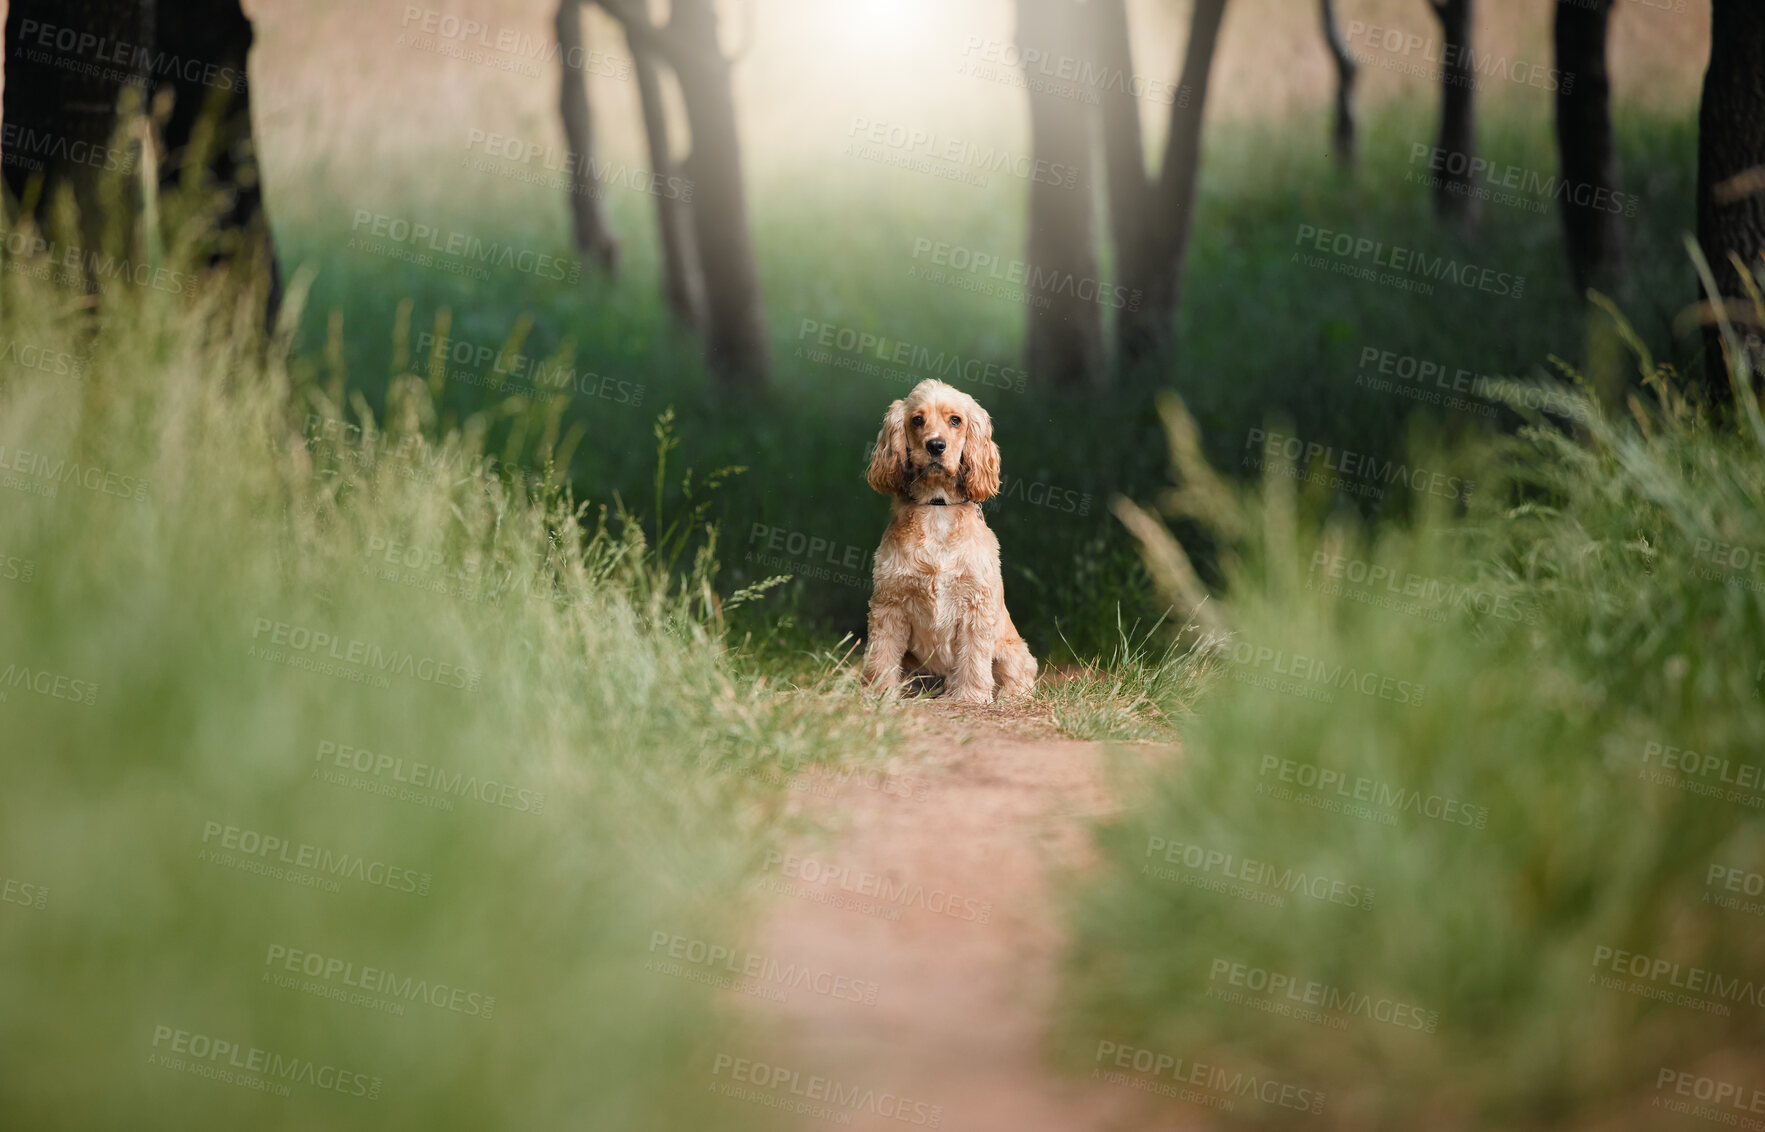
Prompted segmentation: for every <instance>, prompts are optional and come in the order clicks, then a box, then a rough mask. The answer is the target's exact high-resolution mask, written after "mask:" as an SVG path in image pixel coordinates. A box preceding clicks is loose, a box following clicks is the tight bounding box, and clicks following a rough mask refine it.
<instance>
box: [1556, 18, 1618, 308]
mask: <svg viewBox="0 0 1765 1132" xmlns="http://www.w3.org/2000/svg"><path fill="white" fill-rule="evenodd" d="M1586 3H1587V4H1588V6H1587V7H1583V6H1582V4H1580V3H1574V4H1567V3H1559V4H1558V5H1557V19H1556V33H1555V39H1556V55H1557V57H1556V64H1557V71H1558V73H1559V74H1561V75H1563V76H1564V77H1565V79H1567V77H1568V76H1573V80H1572V81H1565V82H1563V83H1562V84H1561V85H1560V86H1559V87H1558V88H1557V156H1558V159H1559V161H1560V170H1559V171H1560V174H1561V176H1562V179H1563V180H1564V181H1566V182H1567V183H1568V187H1567V189H1566V191H1565V192H1564V193H1563V196H1562V207H1563V239H1564V243H1565V245H1566V246H1567V248H1568V252H1569V273H1570V276H1571V278H1573V279H1574V281H1575V289H1576V291H1578V292H1581V291H1585V290H1587V288H1589V287H1597V288H1599V289H1600V290H1602V291H1609V290H1612V289H1613V288H1615V287H1617V286H1618V285H1619V284H1620V283H1621V282H1622V281H1623V278H1624V273H1625V262H1624V260H1625V257H1624V226H1623V223H1622V220H1621V216H1622V212H1621V211H1618V210H1619V209H1621V208H1622V200H1621V198H1617V197H1615V195H1614V194H1616V193H1617V191H1618V150H1617V145H1616V143H1615V141H1614V140H1613V133H1612V79H1611V74H1610V72H1609V71H1608V70H1607V68H1606V30H1607V27H1608V26H1609V24H1610V22H1611V16H1612V4H1613V0H1586Z"/></svg>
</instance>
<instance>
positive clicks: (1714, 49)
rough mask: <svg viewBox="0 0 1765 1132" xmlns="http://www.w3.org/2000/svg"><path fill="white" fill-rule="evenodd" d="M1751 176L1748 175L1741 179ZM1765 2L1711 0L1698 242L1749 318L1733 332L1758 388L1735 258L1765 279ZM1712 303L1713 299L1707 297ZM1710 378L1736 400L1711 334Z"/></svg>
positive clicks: (1757, 362)
mask: <svg viewBox="0 0 1765 1132" xmlns="http://www.w3.org/2000/svg"><path fill="white" fill-rule="evenodd" d="M1743 174H1750V176H1744V177H1743V176H1742V175H1743ZM1762 177H1765V4H1760V3H1759V0H1711V3H1710V65H1709V69H1708V70H1706V71H1705V72H1704V96H1703V104H1702V106H1700V108H1699V110H1698V243H1699V244H1700V245H1701V246H1702V247H1703V251H1704V256H1705V258H1707V259H1708V260H1709V261H1710V271H1711V273H1712V274H1713V275H1714V276H1715V280H1716V289H1717V291H1718V296H1716V297H1717V298H1719V299H1721V300H1724V301H1726V302H1727V304H1728V306H1729V307H1730V309H1731V310H1734V311H1735V312H1736V313H1737V314H1744V317H1745V318H1746V319H1747V320H1749V322H1748V324H1746V325H1741V324H1737V325H1736V326H1735V331H1736V333H1737V334H1739V335H1740V336H1741V340H1742V348H1743V349H1745V350H1746V351H1747V354H1748V356H1749V357H1750V358H1751V360H1752V367H1753V374H1754V379H1755V386H1756V385H1757V383H1758V378H1759V376H1760V375H1761V374H1765V331H1762V330H1761V328H1760V327H1759V326H1758V325H1757V324H1756V323H1752V322H1751V321H1750V320H1752V319H1753V318H1754V315H1753V313H1752V309H1753V304H1752V300H1751V299H1749V298H1748V297H1747V293H1746V289H1745V287H1744V286H1742V283H1741V276H1740V272H1739V271H1738V270H1737V269H1736V268H1735V266H1734V264H1733V262H1732V261H1731V260H1730V258H1729V256H1730V255H1731V254H1733V255H1738V256H1739V257H1740V259H1741V261H1742V262H1743V263H1744V264H1746V266H1747V268H1748V270H1750V271H1751V273H1752V275H1753V277H1754V278H1755V279H1758V278H1760V277H1761V276H1762V275H1765V264H1762V263H1761V262H1760V254H1761V252H1765V191H1762V190H1765V186H1762V185H1761V184H1760V179H1761V178H1762ZM1704 298H1705V299H1706V300H1709V299H1711V298H1712V296H1710V295H1708V294H1706V295H1704ZM1705 344H1706V347H1707V357H1706V359H1705V366H1704V380H1705V382H1706V384H1707V387H1708V390H1709V393H1710V396H1711V398H1712V400H1714V401H1718V402H1732V399H1733V397H1732V390H1731V389H1730V387H1729V380H1728V374H1727V372H1726V370H1725V369H1724V368H1723V354H1722V347H1721V339H1720V337H1719V336H1718V334H1717V331H1716V329H1715V327H1714V326H1713V325H1712V326H1710V327H1708V328H1707V329H1706V333H1705Z"/></svg>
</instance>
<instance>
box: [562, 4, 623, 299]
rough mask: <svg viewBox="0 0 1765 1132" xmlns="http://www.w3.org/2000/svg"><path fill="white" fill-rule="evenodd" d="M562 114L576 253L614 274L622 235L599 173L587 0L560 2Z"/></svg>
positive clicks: (617, 264) (617, 265) (617, 263)
mask: <svg viewBox="0 0 1765 1132" xmlns="http://www.w3.org/2000/svg"><path fill="white" fill-rule="evenodd" d="M557 31H558V69H559V71H560V72H561V76H560V79H559V83H558V113H559V114H560V115H561V116H562V117H563V119H564V144H565V147H566V151H567V154H568V158H567V160H568V166H569V169H570V219H571V221H572V223H573V225H574V232H575V236H576V251H577V254H579V255H585V256H587V257H588V258H589V259H590V260H592V261H593V262H595V263H596V264H599V265H600V267H601V269H602V270H603V271H606V272H608V273H609V274H611V273H614V272H616V271H617V270H618V268H619V239H618V237H617V236H615V235H614V234H613V227H612V223H611V221H609V220H608V219H607V206H606V203H605V202H604V201H603V200H602V198H601V187H600V185H599V184H597V183H596V181H595V176H594V164H595V156H594V116H593V114H591V113H590V111H589V105H588V74H587V69H586V68H585V67H584V65H583V63H584V62H585V61H586V60H587V58H588V48H587V42H586V40H585V38H584V36H583V34H582V0H562V2H561V3H559V5H558V17H557Z"/></svg>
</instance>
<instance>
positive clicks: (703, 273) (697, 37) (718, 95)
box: [599, 0, 772, 389]
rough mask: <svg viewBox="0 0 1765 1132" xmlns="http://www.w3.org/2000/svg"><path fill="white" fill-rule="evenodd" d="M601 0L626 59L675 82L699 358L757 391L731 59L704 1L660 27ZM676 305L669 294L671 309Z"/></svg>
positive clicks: (757, 305)
mask: <svg viewBox="0 0 1765 1132" xmlns="http://www.w3.org/2000/svg"><path fill="white" fill-rule="evenodd" d="M599 3H600V5H601V7H602V8H605V9H606V10H607V12H608V13H609V14H611V15H612V16H613V17H614V18H615V19H617V20H618V21H619V22H620V24H622V25H623V26H624V28H625V34H626V38H627V39H628V40H629V41H630V43H631V45H632V49H633V54H634V56H635V55H637V54H639V53H640V52H647V53H649V54H650V56H652V57H653V58H654V59H656V60H659V61H660V62H664V63H666V64H667V65H668V67H669V69H670V70H672V71H673V72H674V77H675V79H676V80H677V81H678V82H679V84H680V97H681V102H682V104H683V105H684V106H685V107H686V120H687V130H688V133H689V135H690V136H691V138H692V149H691V151H690V152H689V153H688V154H687V156H686V158H685V159H684V160H683V161H681V163H680V168H681V171H682V173H683V174H684V175H685V180H686V182H687V183H688V184H689V185H690V186H691V192H692V201H691V204H692V207H691V208H690V209H682V210H681V211H684V212H685V213H686V214H687V216H688V217H689V218H690V219H691V221H692V241H693V253H694V255H695V257H696V260H697V267H698V270H697V276H698V279H699V282H700V283H701V284H702V287H701V291H702V294H703V296H704V305H703V311H704V327H705V358H706V363H707V365H708V366H709V367H710V370H711V376H712V378H713V379H714V380H715V381H716V382H717V384H718V385H719V386H721V387H723V388H726V389H757V388H759V387H760V386H762V385H764V384H765V381H766V371H767V370H768V368H770V366H771V362H772V346H771V339H770V336H769V332H768V329H767V325H766V308H765V305H764V303H763V302H762V300H761V296H760V274H759V271H758V269H757V268H756V267H755V264H754V248H753V242H752V239H751V237H750V236H749V232H748V203H747V189H746V185H745V182H744V180H743V176H742V163H741V136H740V133H739V132H738V130H737V124H736V116H735V94H734V89H733V84H732V81H731V73H732V70H733V67H734V63H735V59H734V58H732V57H731V56H727V55H725V54H724V53H723V49H722V47H721V45H720V44H719V42H718V28H717V14H716V11H715V8H714V6H713V3H712V0H674V3H673V4H672V5H671V10H670V12H669V15H668V20H667V22H666V23H662V24H657V23H654V22H653V21H652V20H651V18H650V15H649V12H648V11H647V9H646V7H645V6H644V5H643V4H642V3H641V2H640V0H599ZM750 10H751V9H750ZM658 90H659V87H658ZM650 101H651V103H652V105H654V103H655V102H656V100H655V99H651V100H650ZM654 112H655V113H657V114H660V112H661V108H660V107H659V106H656V107H655V111H654ZM648 113H649V112H648V111H646V119H645V122H646V128H647V127H648V126H649V124H650V119H649V117H648ZM652 145H653V143H652ZM654 156H655V153H654V150H653V148H652V157H654ZM658 191H661V190H658ZM659 215H660V214H659ZM661 222H662V223H663V224H664V225H666V223H668V221H667V220H666V219H663V220H662V221H661ZM683 243H684V241H683ZM664 251H666V249H664ZM664 260H665V262H666V254H665V255H664ZM685 263H686V260H685V258H684V256H683V257H682V258H681V259H680V261H679V262H678V263H677V264H676V266H677V267H682V268H683V267H684V265H685ZM670 289H671V291H672V287H671V288H670ZM675 303H676V300H675V298H674V297H673V296H672V294H671V296H670V305H671V306H675ZM677 309H678V308H677Z"/></svg>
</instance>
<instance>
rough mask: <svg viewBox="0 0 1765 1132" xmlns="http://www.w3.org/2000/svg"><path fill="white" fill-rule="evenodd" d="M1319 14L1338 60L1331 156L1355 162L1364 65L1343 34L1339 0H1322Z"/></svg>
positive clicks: (1335, 58) (1336, 61) (1342, 162)
mask: <svg viewBox="0 0 1765 1132" xmlns="http://www.w3.org/2000/svg"><path fill="white" fill-rule="evenodd" d="M1318 18H1319V19H1320V20H1321V21H1322V23H1323V25H1324V43H1325V45H1326V46H1328V47H1329V48H1330V58H1331V60H1332V61H1334V62H1335V64H1336V121H1335V126H1334V129H1333V131H1332V133H1331V151H1330V152H1331V156H1333V157H1334V158H1335V159H1336V160H1337V161H1338V162H1340V163H1341V164H1343V165H1347V166H1352V165H1353V164H1354V159H1355V139H1354V134H1355V130H1354V80H1355V75H1356V74H1357V73H1358V72H1359V70H1360V68H1359V67H1358V66H1357V65H1356V63H1355V61H1354V55H1353V54H1352V53H1351V52H1350V51H1349V50H1348V44H1347V42H1346V41H1344V40H1343V38H1342V27H1341V25H1339V24H1338V23H1337V22H1336V0H1318Z"/></svg>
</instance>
